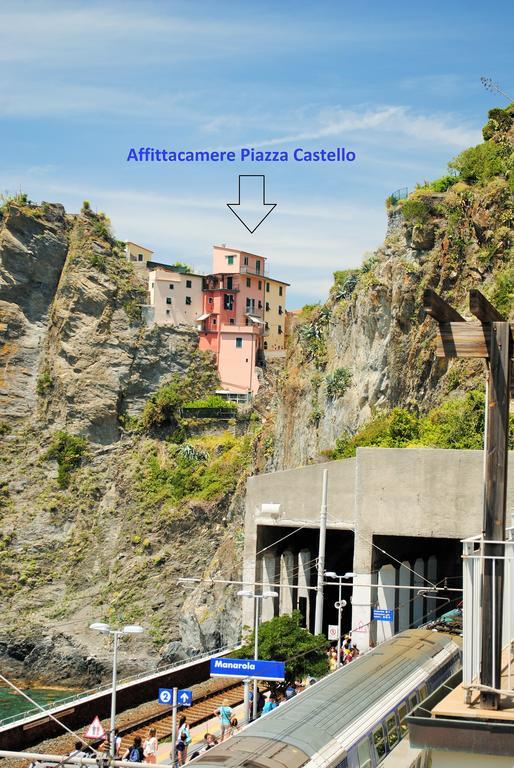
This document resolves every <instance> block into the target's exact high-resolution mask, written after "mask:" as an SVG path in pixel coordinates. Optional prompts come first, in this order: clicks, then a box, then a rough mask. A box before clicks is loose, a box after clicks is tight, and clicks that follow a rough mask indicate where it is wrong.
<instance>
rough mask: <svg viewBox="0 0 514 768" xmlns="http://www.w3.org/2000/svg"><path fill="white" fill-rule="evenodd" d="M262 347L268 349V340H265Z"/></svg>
mask: <svg viewBox="0 0 514 768" xmlns="http://www.w3.org/2000/svg"><path fill="white" fill-rule="evenodd" d="M264 349H268V342H267V341H265V342H264Z"/></svg>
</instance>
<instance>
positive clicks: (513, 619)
mask: <svg viewBox="0 0 514 768" xmlns="http://www.w3.org/2000/svg"><path fill="white" fill-rule="evenodd" d="M489 544H494V545H495V547H496V548H497V551H498V554H494V555H490V554H485V552H486V547H487V545H489ZM462 545H463V553H462V559H463V635H464V644H463V686H464V689H465V691H466V702H467V703H470V701H471V694H472V691H473V690H481V689H482V688H483V686H481V681H480V662H481V642H482V633H481V625H482V621H481V619H482V576H483V570H484V562H485V561H486V560H492V581H493V584H494V582H495V573H496V568H497V567H498V564H499V563H503V569H504V581H503V583H504V594H503V621H502V626H499V622H498V620H496V621H495V616H494V605H495V604H496V598H495V596H494V594H493V628H492V638H491V640H492V642H491V645H492V649H493V667H494V666H495V663H496V659H495V658H494V653H495V650H494V649H495V648H496V647H497V639H498V635H497V633H498V632H501V648H502V662H501V666H502V685H504V684H505V683H506V687H505V688H501V690H500V693H502V694H504V695H508V696H512V695H514V692H513V689H512V686H513V677H514V670H513V661H514V660H513V656H512V649H513V641H514V609H513V605H512V601H513V599H514V527H510V528H507V540H506V541H490V540H488V539H484V538H483V536H482V535H480V536H472V537H470V538H468V539H464V540H463V542H462Z"/></svg>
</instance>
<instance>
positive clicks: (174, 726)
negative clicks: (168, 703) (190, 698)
mask: <svg viewBox="0 0 514 768" xmlns="http://www.w3.org/2000/svg"><path fill="white" fill-rule="evenodd" d="M177 696H178V688H174V689H173V700H172V708H173V709H172V714H171V754H170V757H171V764H172V765H173V766H174V765H175V763H176V760H177V756H176V754H175V753H176V751H177V706H178V698H177Z"/></svg>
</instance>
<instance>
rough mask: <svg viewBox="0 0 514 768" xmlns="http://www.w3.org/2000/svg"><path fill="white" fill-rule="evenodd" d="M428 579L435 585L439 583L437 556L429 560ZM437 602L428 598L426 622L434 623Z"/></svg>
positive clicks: (432, 556) (431, 556)
mask: <svg viewBox="0 0 514 768" xmlns="http://www.w3.org/2000/svg"><path fill="white" fill-rule="evenodd" d="M427 579H428V580H429V581H430V582H432V584H435V583H436V582H437V558H436V556H435V555H430V557H429V558H428V560H427ZM436 611H437V600H434V598H433V597H429V598H427V617H426V619H425V621H433V619H435V617H436Z"/></svg>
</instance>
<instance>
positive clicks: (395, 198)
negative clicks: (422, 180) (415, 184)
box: [389, 187, 409, 205]
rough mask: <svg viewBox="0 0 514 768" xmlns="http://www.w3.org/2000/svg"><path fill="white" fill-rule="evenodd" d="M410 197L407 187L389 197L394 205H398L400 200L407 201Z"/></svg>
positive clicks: (397, 190)
mask: <svg viewBox="0 0 514 768" xmlns="http://www.w3.org/2000/svg"><path fill="white" fill-rule="evenodd" d="M408 196H409V190H408V188H407V187H402V188H401V189H396V190H395V191H394V192H391V194H390V195H389V200H390V201H391V203H392V204H393V205H396V203H397V202H398V201H399V200H405V199H406V198H407V197H408Z"/></svg>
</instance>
